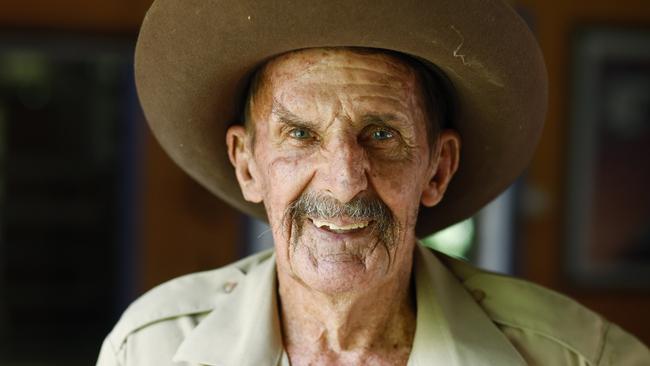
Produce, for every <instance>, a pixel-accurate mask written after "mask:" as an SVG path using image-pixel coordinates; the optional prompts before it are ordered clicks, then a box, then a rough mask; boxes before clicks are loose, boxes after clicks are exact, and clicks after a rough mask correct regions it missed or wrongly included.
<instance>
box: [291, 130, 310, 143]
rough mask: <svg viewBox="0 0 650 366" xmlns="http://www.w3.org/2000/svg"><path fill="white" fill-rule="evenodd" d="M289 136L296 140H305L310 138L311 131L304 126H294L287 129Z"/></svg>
mask: <svg viewBox="0 0 650 366" xmlns="http://www.w3.org/2000/svg"><path fill="white" fill-rule="evenodd" d="M289 136H291V137H292V138H294V139H296V140H307V139H310V138H312V135H311V132H309V130H307V129H306V128H294V129H292V130H291V131H289Z"/></svg>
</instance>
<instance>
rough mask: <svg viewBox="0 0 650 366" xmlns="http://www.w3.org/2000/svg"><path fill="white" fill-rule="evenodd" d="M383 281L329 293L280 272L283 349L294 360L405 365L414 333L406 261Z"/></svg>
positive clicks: (304, 362) (409, 275) (298, 363)
mask: <svg viewBox="0 0 650 366" xmlns="http://www.w3.org/2000/svg"><path fill="white" fill-rule="evenodd" d="M404 268H406V270H405V271H404V272H403V273H396V274H395V275H394V276H393V277H392V278H390V279H389V280H388V281H387V282H385V283H384V284H383V285H382V286H378V287H376V288H370V289H364V291H363V292H354V293H352V292H350V293H345V294H336V295H329V294H324V293H322V292H318V291H315V290H313V289H310V288H308V287H307V286H305V285H304V284H302V283H301V282H299V281H297V280H296V279H294V278H293V277H291V276H290V275H288V274H287V273H279V274H278V281H279V296H280V303H281V306H280V309H281V319H282V320H281V321H282V331H283V340H284V345H285V349H286V351H287V353H288V355H289V358H290V359H291V363H292V364H293V365H302V364H376V365H381V364H390V365H398V364H406V361H407V360H408V356H409V354H410V351H411V346H412V344H413V337H414V335H415V301H414V296H413V293H414V290H413V287H412V285H411V273H410V266H405V267H404Z"/></svg>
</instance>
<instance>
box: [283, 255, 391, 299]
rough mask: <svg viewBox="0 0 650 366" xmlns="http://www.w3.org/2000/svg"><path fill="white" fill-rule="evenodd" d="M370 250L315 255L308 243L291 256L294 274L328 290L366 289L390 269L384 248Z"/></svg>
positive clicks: (316, 288)
mask: <svg viewBox="0 0 650 366" xmlns="http://www.w3.org/2000/svg"><path fill="white" fill-rule="evenodd" d="M368 254H369V256H368V257H365V256H364V257H360V256H355V255H347V254H328V255H314V254H313V251H310V250H309V249H307V248H306V247H298V248H296V250H295V251H294V252H293V253H292V254H291V258H290V262H291V269H292V277H293V278H294V279H296V280H298V281H299V282H300V283H302V284H303V285H304V286H306V287H308V288H309V289H311V290H314V291H318V292H321V293H325V294H331V295H336V294H344V293H350V292H363V291H364V290H368V289H370V288H372V287H374V286H376V285H378V284H380V283H382V282H383V281H382V280H383V279H384V277H385V276H386V275H387V272H388V256H387V253H386V252H385V251H384V250H383V248H376V249H375V250H374V251H372V253H368Z"/></svg>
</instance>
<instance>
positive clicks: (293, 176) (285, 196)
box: [264, 155, 314, 221]
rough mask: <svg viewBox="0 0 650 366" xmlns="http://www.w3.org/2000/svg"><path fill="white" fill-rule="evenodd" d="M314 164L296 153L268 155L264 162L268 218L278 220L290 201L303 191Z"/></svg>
mask: <svg viewBox="0 0 650 366" xmlns="http://www.w3.org/2000/svg"><path fill="white" fill-rule="evenodd" d="M313 166H314V164H313V162H312V161H311V159H309V158H305V157H304V156H298V155H274V156H269V159H268V162H267V163H265V167H266V168H265V169H266V171H265V176H266V178H267V179H266V180H265V188H264V190H265V194H264V196H265V197H264V202H265V205H266V209H267V213H268V215H269V219H270V220H272V221H273V220H279V219H281V217H282V215H284V212H285V210H286V208H287V207H288V206H289V204H290V203H291V202H293V201H294V200H295V199H297V198H298V197H299V196H300V194H301V193H302V192H303V191H304V189H305V187H306V186H307V184H308V183H309V180H310V179H311V177H312V176H313V174H314V173H313V168H312V167H313Z"/></svg>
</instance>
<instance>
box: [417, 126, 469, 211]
mask: <svg viewBox="0 0 650 366" xmlns="http://www.w3.org/2000/svg"><path fill="white" fill-rule="evenodd" d="M459 160H460V136H459V135H458V133H457V132H456V131H454V130H450V129H447V130H443V131H441V132H440V135H439V136H438V141H437V143H436V145H435V147H434V148H433V149H432V152H431V166H430V178H429V180H428V182H427V184H426V185H425V187H424V189H423V191H422V199H421V202H422V204H423V205H424V206H426V207H433V206H435V205H437V204H438V203H439V202H440V201H441V200H442V197H443V196H444V195H445V191H446V190H447V187H448V186H449V182H451V178H452V177H453V176H454V174H455V173H456V170H458V162H459Z"/></svg>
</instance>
